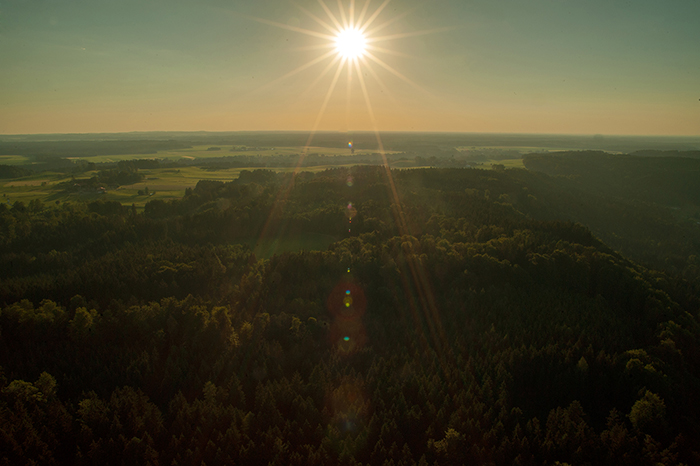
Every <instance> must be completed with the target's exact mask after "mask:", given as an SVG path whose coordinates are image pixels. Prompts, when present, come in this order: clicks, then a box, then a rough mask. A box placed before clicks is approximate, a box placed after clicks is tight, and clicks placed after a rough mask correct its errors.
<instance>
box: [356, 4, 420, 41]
mask: <svg viewBox="0 0 700 466" xmlns="http://www.w3.org/2000/svg"><path fill="white" fill-rule="evenodd" d="M416 8H417V7H413V8H411V9H410V10H407V11H404V12H403V13H401V14H399V15H396V16H394V17H393V18H391V19H390V20H387V21H384V22H383V23H382V24H380V25H379V26H377V27H375V28H373V29H370V30H369V31H365V34H366V35H368V36H371V35H372V34H376V33H377V32H379V31H381V30H382V29H384V28H385V27H387V26H389V25H390V24H392V23H395V22H396V21H398V20H400V19H401V18H404V17H406V16H407V15H409V14H410V13H413V12H414V11H415V10H416Z"/></svg>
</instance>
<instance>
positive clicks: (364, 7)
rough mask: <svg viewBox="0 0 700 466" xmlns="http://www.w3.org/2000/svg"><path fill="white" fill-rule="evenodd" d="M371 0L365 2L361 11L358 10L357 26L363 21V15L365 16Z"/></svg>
mask: <svg viewBox="0 0 700 466" xmlns="http://www.w3.org/2000/svg"><path fill="white" fill-rule="evenodd" d="M371 1H372V0H367V1H366V2H365V6H363V7H362V10H360V16H359V17H358V18H357V24H362V21H363V20H364V19H365V15H366V14H367V8H369V2H371Z"/></svg>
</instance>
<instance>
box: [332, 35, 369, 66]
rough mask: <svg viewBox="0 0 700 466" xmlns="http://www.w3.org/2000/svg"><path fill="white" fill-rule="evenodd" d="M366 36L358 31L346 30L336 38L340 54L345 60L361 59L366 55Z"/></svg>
mask: <svg viewBox="0 0 700 466" xmlns="http://www.w3.org/2000/svg"><path fill="white" fill-rule="evenodd" d="M366 42H367V41H366V40H365V36H363V35H362V33H361V32H360V31H359V30H358V29H344V30H343V31H341V32H340V33H339V34H338V36H337V37H336V38H335V45H336V50H337V51H338V54H339V55H340V56H342V57H344V58H350V59H352V58H360V57H361V56H362V55H363V54H364V53H365V43H366Z"/></svg>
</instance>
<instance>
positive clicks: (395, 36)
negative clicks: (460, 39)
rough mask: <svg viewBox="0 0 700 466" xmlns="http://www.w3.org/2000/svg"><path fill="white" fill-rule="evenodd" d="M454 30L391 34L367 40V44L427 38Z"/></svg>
mask: <svg viewBox="0 0 700 466" xmlns="http://www.w3.org/2000/svg"><path fill="white" fill-rule="evenodd" d="M452 29H454V28H452V27H444V28H436V29H425V30H423V31H413V32H403V33H400V34H391V35H389V36H379V37H371V38H368V39H367V42H383V41H386V40H396V39H404V38H406V37H415V36H425V35H428V34H435V33H437V32H445V31H451V30H452Z"/></svg>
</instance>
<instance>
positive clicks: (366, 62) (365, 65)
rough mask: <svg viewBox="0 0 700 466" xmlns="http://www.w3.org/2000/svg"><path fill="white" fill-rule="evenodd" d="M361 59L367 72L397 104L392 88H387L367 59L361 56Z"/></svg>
mask: <svg viewBox="0 0 700 466" xmlns="http://www.w3.org/2000/svg"><path fill="white" fill-rule="evenodd" d="M361 59H362V65H363V66H364V67H365V68H366V69H367V71H369V74H371V75H372V78H374V80H375V81H377V83H378V84H379V87H380V88H381V89H382V92H384V93H385V94H386V95H387V96H388V97H389V99H391V101H392V102H394V104H396V105H397V106H399V105H400V103H399V101H398V99H397V98H396V96H395V95H394V93H393V92H392V90H391V89H389V88H388V87H387V86H386V84H384V81H383V80H382V78H381V77H380V76H379V75H378V74H377V72H376V71H374V68H373V67H372V64H371V63H370V62H369V61H367V60H365V58H364V57H362V58H361Z"/></svg>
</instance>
